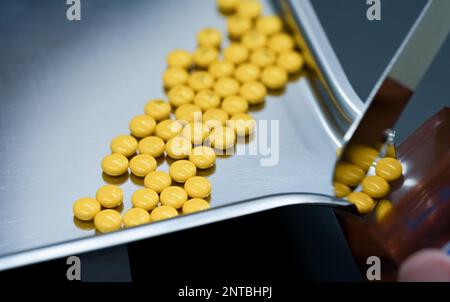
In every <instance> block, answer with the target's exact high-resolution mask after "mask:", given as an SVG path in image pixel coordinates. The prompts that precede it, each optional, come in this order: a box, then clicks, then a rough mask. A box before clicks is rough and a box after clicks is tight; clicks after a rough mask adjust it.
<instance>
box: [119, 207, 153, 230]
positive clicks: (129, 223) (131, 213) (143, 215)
mask: <svg viewBox="0 0 450 302" xmlns="http://www.w3.org/2000/svg"><path fill="white" fill-rule="evenodd" d="M122 221H123V225H124V226H125V227H126V228H132V227H136V226H138V225H142V224H147V223H149V222H150V214H149V213H148V212H147V211H146V210H143V209H141V208H131V209H129V210H128V211H126V213H125V214H124V215H123V219H122Z"/></svg>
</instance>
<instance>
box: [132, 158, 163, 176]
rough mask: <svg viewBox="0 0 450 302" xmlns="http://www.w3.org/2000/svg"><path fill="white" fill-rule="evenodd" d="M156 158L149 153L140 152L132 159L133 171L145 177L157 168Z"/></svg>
mask: <svg viewBox="0 0 450 302" xmlns="http://www.w3.org/2000/svg"><path fill="white" fill-rule="evenodd" d="M156 166H157V163H156V159H155V158H154V157H153V156H151V155H148V154H139V155H136V156H135V157H133V158H132V159H131V160H130V170H131V173H133V174H134V175H136V176H138V177H145V176H146V175H147V174H148V173H150V172H152V171H155V170H156Z"/></svg>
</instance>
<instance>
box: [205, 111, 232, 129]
mask: <svg viewBox="0 0 450 302" xmlns="http://www.w3.org/2000/svg"><path fill="white" fill-rule="evenodd" d="M227 120H228V113H226V111H225V110H222V109H219V108H211V109H208V110H206V111H205V113H204V114H203V123H204V124H205V125H206V126H208V127H209V128H210V129H212V128H214V127H217V126H224V125H225V123H226V122H227Z"/></svg>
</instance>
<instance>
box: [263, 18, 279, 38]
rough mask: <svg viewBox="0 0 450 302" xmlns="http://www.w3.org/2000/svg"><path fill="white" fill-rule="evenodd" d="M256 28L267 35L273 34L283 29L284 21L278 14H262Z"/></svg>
mask: <svg viewBox="0 0 450 302" xmlns="http://www.w3.org/2000/svg"><path fill="white" fill-rule="evenodd" d="M256 29H257V30H258V31H259V32H261V33H263V34H266V35H268V36H269V35H273V34H275V33H278V32H280V31H281V30H282V29H283V22H282V21H281V19H280V18H279V17H277V16H262V17H259V18H258V20H257V21H256Z"/></svg>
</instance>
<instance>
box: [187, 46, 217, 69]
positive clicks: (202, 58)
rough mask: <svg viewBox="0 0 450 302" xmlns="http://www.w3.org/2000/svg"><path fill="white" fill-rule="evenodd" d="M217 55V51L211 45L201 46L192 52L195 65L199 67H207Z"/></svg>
mask: <svg viewBox="0 0 450 302" xmlns="http://www.w3.org/2000/svg"><path fill="white" fill-rule="evenodd" d="M218 57H219V52H218V51H217V49H216V48H215V47H211V46H201V47H199V48H197V50H196V51H195V52H194V54H193V59H194V63H195V66H197V67H199V68H208V66H209V65H210V64H211V63H212V62H214V61H216V60H217V58H218Z"/></svg>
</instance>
